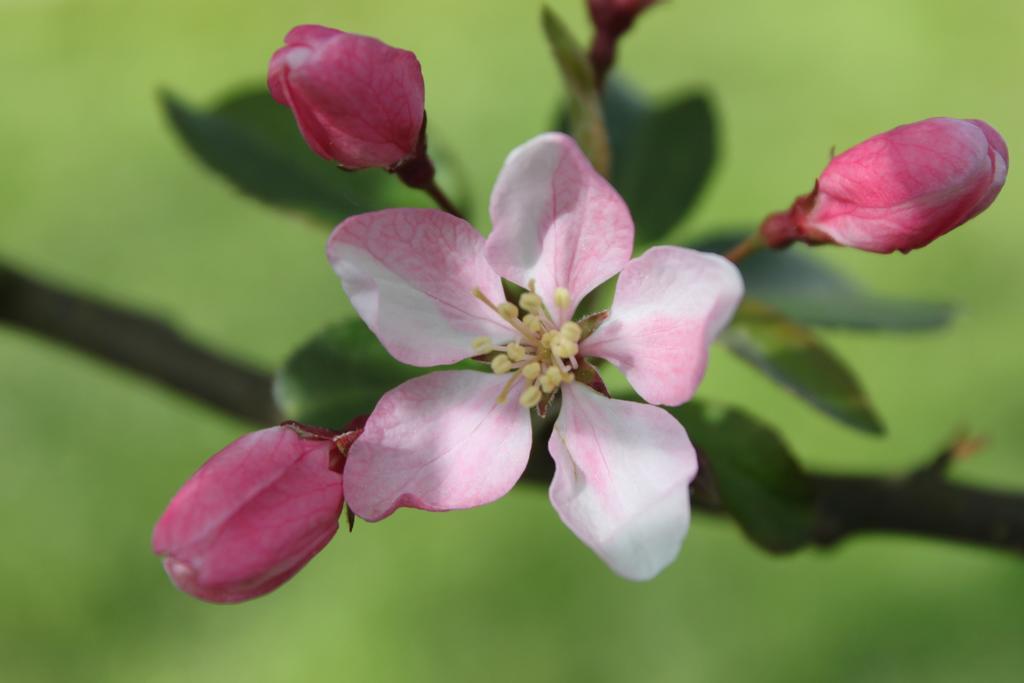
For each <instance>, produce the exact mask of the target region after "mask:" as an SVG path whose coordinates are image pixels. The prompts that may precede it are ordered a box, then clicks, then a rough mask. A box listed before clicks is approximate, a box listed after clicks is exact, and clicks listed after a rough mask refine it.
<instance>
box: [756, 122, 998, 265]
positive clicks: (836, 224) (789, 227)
mask: <svg viewBox="0 0 1024 683" xmlns="http://www.w3.org/2000/svg"><path fill="white" fill-rule="evenodd" d="M1008 161H1009V155H1008V152H1007V149H1006V143H1005V142H1004V141H1003V138H1002V137H1001V136H1000V135H999V133H997V132H996V130H995V129H994V128H992V127H991V126H989V125H988V124H987V123H985V122H984V121H978V120H963V119H948V118H934V119H926V120H924V121H918V122H917V123H911V124H908V125H905V126H900V127H899V128H894V129H892V130H890V131H888V132H887V133H882V134H881V135H876V136H875V137H873V138H870V139H869V140H866V141H864V142H862V143H860V144H859V145H857V146H855V147H853V148H851V149H849V150H847V151H846V152H844V153H842V154H840V155H839V156H837V157H835V158H834V159H832V161H831V162H829V164H828V166H827V167H826V168H825V171H824V172H823V173H822V174H821V177H819V178H818V182H817V184H816V185H815V188H814V190H813V191H812V192H811V193H810V194H808V195H805V196H803V197H799V198H798V199H797V200H796V201H795V202H794V203H793V206H792V207H791V208H790V209H789V211H786V212H781V213H777V214H773V215H771V216H769V217H768V218H767V219H766V220H765V222H764V223H763V224H762V226H761V236H762V238H763V240H764V241H765V243H766V244H767V245H768V246H771V247H776V248H778V247H784V246H787V245H789V244H790V243H792V242H794V241H797V240H800V241H804V242H808V243H810V244H822V243H835V244H842V245H845V246H849V247H855V248H857V249H863V250H865V251H874V252H878V253H890V252H893V251H896V250H897V249H898V250H900V251H902V252H904V253H906V252H908V251H910V250H912V249H917V248H920V247H923V246H925V245H926V244H928V243H929V242H931V241H932V240H934V239H936V238H937V237H940V236H941V235H944V234H946V233H947V232H949V231H950V230H952V229H953V228H955V227H957V226H958V225H961V224H963V223H964V222H966V221H968V220H969V219H971V218H973V217H974V216H976V215H977V214H979V213H981V212H982V211H983V210H984V209H985V208H987V207H988V206H989V204H991V203H992V202H993V201H994V200H995V198H996V195H998V194H999V191H1000V190H1001V189H1002V187H1003V183H1004V182H1006V171H1007V164H1008Z"/></svg>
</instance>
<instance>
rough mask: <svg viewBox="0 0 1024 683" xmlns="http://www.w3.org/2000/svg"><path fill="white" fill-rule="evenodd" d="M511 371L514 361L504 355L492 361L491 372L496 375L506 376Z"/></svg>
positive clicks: (499, 355)
mask: <svg viewBox="0 0 1024 683" xmlns="http://www.w3.org/2000/svg"><path fill="white" fill-rule="evenodd" d="M511 369H512V361H511V360H510V359H509V357H508V356H506V355H505V354H503V353H501V354H498V355H497V356H495V357H494V358H493V360H491V370H493V371H494V374H496V375H504V374H505V373H506V372H508V371H509V370H511Z"/></svg>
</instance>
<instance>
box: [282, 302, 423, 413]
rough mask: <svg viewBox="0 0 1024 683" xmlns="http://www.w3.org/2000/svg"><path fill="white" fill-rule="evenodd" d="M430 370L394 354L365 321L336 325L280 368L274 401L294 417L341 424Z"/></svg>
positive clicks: (305, 345) (306, 344)
mask: <svg viewBox="0 0 1024 683" xmlns="http://www.w3.org/2000/svg"><path fill="white" fill-rule="evenodd" d="M428 371H429V370H427V369H423V368H414V367H411V366H408V365H403V364H402V363H399V362H398V361H397V360H395V359H394V358H392V357H391V356H390V355H389V354H388V352H387V351H385V350H384V347H383V346H381V344H380V342H379V341H377V338H376V337H375V336H374V335H373V333H372V332H371V331H370V330H369V329H368V328H367V327H366V325H364V324H363V322H362V321H361V320H358V319H352V320H346V321H345V322H342V323H337V324H335V325H331V326H330V327H328V328H327V329H325V330H324V331H323V332H321V333H319V334H317V335H316V336H315V337H313V338H312V339H310V340H309V341H308V342H306V343H305V344H303V345H302V346H301V347H300V348H299V349H298V350H297V351H296V352H295V353H293V354H292V356H291V357H290V358H289V359H288V361H287V362H286V363H285V364H284V367H282V368H281V369H280V371H278V373H277V377H276V378H275V379H274V400H275V401H276V402H277V405H278V407H279V408H280V409H281V412H282V413H284V415H285V416H286V417H288V418H290V419H293V420H298V421H299V422H304V423H307V424H313V425H317V426H320V427H330V428H334V429H340V428H341V427H343V426H345V424H347V423H348V422H349V420H351V419H352V418H354V417H356V416H358V415H365V414H367V413H369V412H370V411H372V410H373V407H374V406H375V405H376V404H377V400H378V399H380V397H381V395H382V394H384V393H385V392H386V391H388V390H390V389H392V388H394V387H396V386H398V385H399V384H401V383H402V382H404V381H406V380H408V379H412V378H413V377H416V376H418V375H422V374H424V373H425V372H428Z"/></svg>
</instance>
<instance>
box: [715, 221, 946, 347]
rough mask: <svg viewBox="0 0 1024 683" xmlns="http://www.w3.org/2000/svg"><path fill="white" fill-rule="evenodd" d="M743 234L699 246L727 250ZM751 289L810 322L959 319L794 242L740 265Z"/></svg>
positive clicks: (886, 325)
mask: <svg viewBox="0 0 1024 683" xmlns="http://www.w3.org/2000/svg"><path fill="white" fill-rule="evenodd" d="M742 238H743V236H742V235H739V236H733V237H731V238H716V239H715V240H712V241H708V242H705V243H703V244H701V245H700V246H698V247H697V248H699V249H702V250H705V251H716V252H724V251H725V250H726V249H728V248H729V247H730V246H732V245H733V244H735V243H737V242H739V241H740V240H741V239H742ZM739 267H740V270H741V271H742V272H743V280H744V282H745V283H746V287H747V292H748V293H749V294H751V295H752V296H754V297H756V298H758V299H760V300H761V301H764V302H765V303H768V304H771V305H772V306H774V307H776V308H778V309H779V310H780V311H781V312H782V313H784V314H786V315H787V316H789V317H790V318H793V319H794V320H799V321H800V322H804V323H808V324H810V325H822V326H826V327H845V328H852V329H864V330H927V329H935V328H939V327H942V326H944V325H947V324H948V323H949V322H950V321H951V320H952V319H953V308H952V306H950V305H949V304H944V303H937V302H931V301H914V300H909V299H893V298H888V297H883V296H878V295H875V294H872V293H870V292H867V291H865V290H864V288H863V287H861V286H860V285H858V284H857V283H856V282H854V281H852V280H851V279H849V278H848V277H846V276H844V275H842V274H841V273H839V272H837V271H835V270H833V269H832V268H830V267H829V266H827V265H826V264H825V263H824V262H823V261H821V260H820V259H818V258H815V257H814V256H813V255H812V254H811V253H810V247H802V246H800V245H794V246H793V247H790V248H789V249H784V250H768V249H766V250H763V251H759V252H756V253H754V254H752V255H751V256H748V257H747V258H745V259H744V260H743V261H741V262H740V264H739Z"/></svg>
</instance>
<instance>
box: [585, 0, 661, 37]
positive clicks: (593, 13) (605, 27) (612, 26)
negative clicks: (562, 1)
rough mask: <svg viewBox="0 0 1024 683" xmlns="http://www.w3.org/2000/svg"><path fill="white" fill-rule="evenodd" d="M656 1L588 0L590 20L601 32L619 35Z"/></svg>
mask: <svg viewBox="0 0 1024 683" xmlns="http://www.w3.org/2000/svg"><path fill="white" fill-rule="evenodd" d="M654 2H655V0H587V6H588V7H589V8H590V18H591V19H592V20H593V22H594V25H595V26H596V27H597V29H598V30H599V31H607V32H608V33H610V34H612V35H619V34H620V33H622V32H623V31H625V30H626V29H628V28H629V27H630V25H632V23H633V20H634V19H635V18H636V15H638V14H640V12H642V11H643V10H645V9H647V8H648V7H650V6H651V5H653V4H654Z"/></svg>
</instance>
